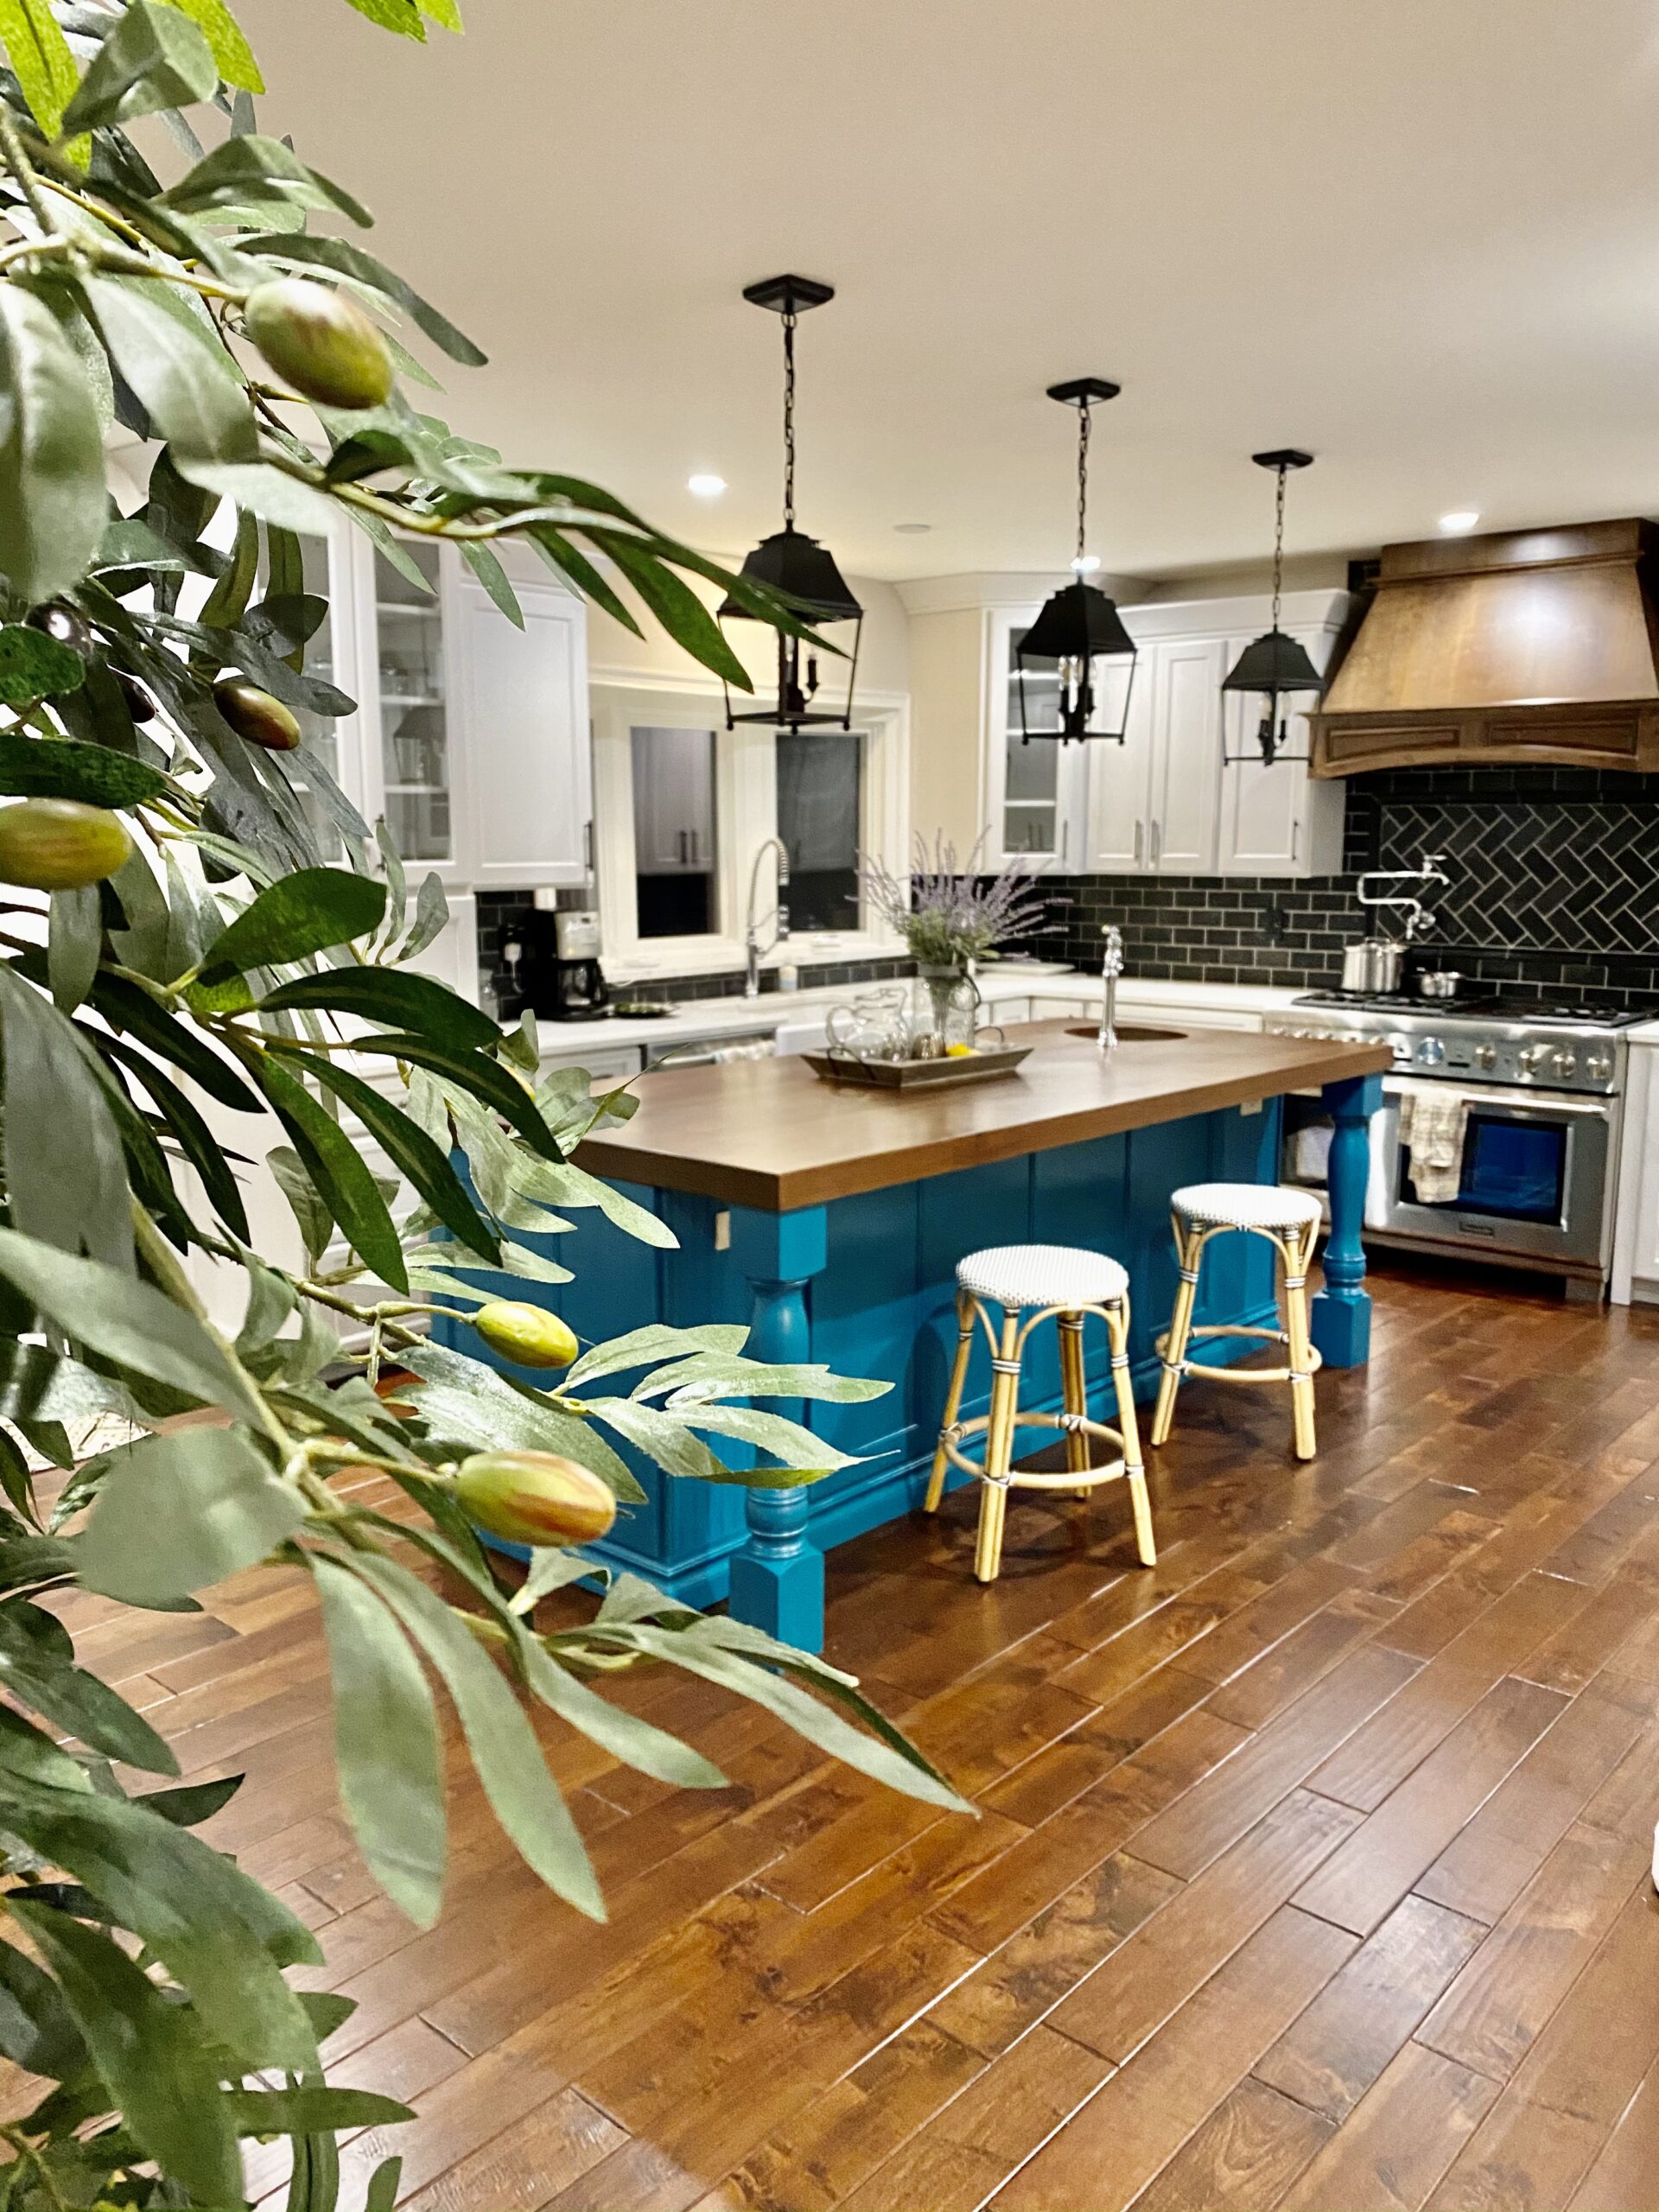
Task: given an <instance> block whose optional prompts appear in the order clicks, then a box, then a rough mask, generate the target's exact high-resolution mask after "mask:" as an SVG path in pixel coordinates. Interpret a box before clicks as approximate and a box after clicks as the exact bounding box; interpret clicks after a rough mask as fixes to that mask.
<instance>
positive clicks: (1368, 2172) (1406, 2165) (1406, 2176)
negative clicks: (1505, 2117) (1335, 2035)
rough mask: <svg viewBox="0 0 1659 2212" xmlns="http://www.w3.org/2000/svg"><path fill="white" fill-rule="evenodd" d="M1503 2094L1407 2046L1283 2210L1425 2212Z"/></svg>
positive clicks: (1284, 2202)
mask: <svg viewBox="0 0 1659 2212" xmlns="http://www.w3.org/2000/svg"><path fill="white" fill-rule="evenodd" d="M1496 2096H1497V2082H1489V2081H1488V2080H1487V2079H1486V2078H1485V2076H1484V2075H1481V2074H1475V2073H1471V2071H1470V2069H1468V2068H1467V2067H1465V2066H1458V2065H1455V2064H1454V2063H1452V2060H1451V2059H1449V2058H1442V2057H1441V2056H1440V2054H1439V2053H1438V2052H1437V2051H1433V2050H1424V2049H1423V2048H1422V2046H1421V2044H1414V2043H1408V2044H1407V2045H1406V2046H1405V2048H1404V2050H1402V2051H1401V2052H1400V2053H1399V2055H1398V2056H1396V2057H1395V2059H1394V2060H1393V2061H1392V2063H1390V2064H1389V2066H1387V2067H1386V2068H1384V2069H1383V2073H1382V2075H1381V2076H1380V2077H1379V2079H1378V2080H1377V2082H1376V2085H1375V2087H1374V2088H1371V2089H1370V2090H1369V2091H1368V2092H1367V2094H1365V2095H1364V2096H1363V2097H1362V2098H1361V2099H1360V2101H1359V2103H1358V2104H1357V2106H1356V2107H1355V2108H1354V2111H1353V2113H1352V2114H1351V2117H1350V2118H1349V2120H1348V2121H1347V2123H1346V2125H1345V2126H1344V2127H1342V2128H1341V2129H1340V2130H1339V2131H1338V2133H1337V2134H1335V2135H1334V2136H1332V2139H1331V2140H1330V2141H1329V2142H1328V2143H1327V2144H1326V2145H1325V2147H1324V2148H1323V2149H1322V2150H1321V2151H1320V2152H1319V2154H1318V2155H1317V2157H1315V2158H1313V2161H1312V2163H1311V2164H1308V2165H1307V2166H1306V2167H1305V2168H1304V2169H1303V2171H1302V2175H1301V2177H1300V2180H1299V2181H1297V2182H1296V2183H1294V2184H1293V2186H1292V2187H1291V2188H1290V2189H1288V2190H1287V2191H1286V2192H1285V2194H1284V2196H1281V2198H1280V2200H1279V2212H1337V2208H1338V2207H1340V2208H1341V2212H1418V2207H1419V2206H1421V2204H1423V2203H1424V2202H1426V2201H1427V2197H1428V2196H1429V2194H1430V2192H1431V2191H1432V2190H1433V2187H1434V2184H1435V2183H1436V2182H1438V2181H1439V2180H1440V2176H1441V2175H1442V2174H1443V2173H1444V2172H1445V2171H1446V2168H1447V2167H1448V2166H1449V2165H1450V2164H1452V2160H1453V2158H1456V2157H1457V2155H1458V2153H1459V2151H1460V2150H1461V2149H1462V2148H1463V2146H1464V2145H1465V2143H1466V2142H1467V2141H1468V2140H1469V2138H1470V2137H1471V2135H1472V2134H1473V2133H1474V2132H1475V2129H1476V2128H1477V2127H1478V2125H1479V2124H1480V2121H1481V2119H1482V2117H1483V2116H1484V2113H1486V2111H1487V2110H1488V2108H1489V2107H1490V2106H1491V2102H1492V2100H1493V2099H1494V2098H1495V2097H1496Z"/></svg>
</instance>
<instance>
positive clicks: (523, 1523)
mask: <svg viewBox="0 0 1659 2212" xmlns="http://www.w3.org/2000/svg"><path fill="white" fill-rule="evenodd" d="M455 1502H456V1503H457V1504H458V1505H459V1506H460V1507H461V1511H462V1512H463V1513H464V1514H466V1516H467V1519H468V1520H469V1521H474V1522H476V1523H477V1524H478V1526H479V1527H480V1529H487V1530H488V1531H489V1533H490V1535H493V1536H503V1537H505V1539H506V1541H508V1542H509V1543H511V1544H531V1545H537V1544H591V1543H593V1542H594V1541H595V1540H596V1539H597V1538H598V1537H600V1536H602V1535H605V1533H606V1531H607V1529H609V1528H610V1525H611V1523H612V1522H613V1521H614V1520H615V1518H616V1500H615V1498H614V1497H613V1496H612V1495H611V1493H610V1491H608V1490H607V1488H606V1486H605V1484H603V1483H602V1482H601V1480H600V1478H599V1477H598V1476H597V1475H595V1474H593V1473H590V1472H589V1471H588V1469H587V1468H586V1467H583V1466H579V1465H577V1463H576V1462H575V1460H574V1459H561V1458H560V1456H559V1455H558V1453H557V1452H475V1453H474V1456H473V1457H472V1458H471V1459H463V1460H462V1462H461V1469H460V1471H459V1473H458V1474H457V1475H456V1478H455Z"/></svg>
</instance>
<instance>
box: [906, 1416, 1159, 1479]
mask: <svg viewBox="0 0 1659 2212" xmlns="http://www.w3.org/2000/svg"><path fill="white" fill-rule="evenodd" d="M989 1426H990V1416H989V1415H988V1414H977V1415H976V1417H975V1418H974V1419H973V1420H972V1421H958V1422H957V1423H956V1425H955V1427H954V1428H952V1429H947V1430H946V1431H945V1432H944V1436H943V1437H942V1439H941V1441H942V1442H943V1444H944V1456H945V1457H946V1459H949V1460H950V1464H951V1465H952V1466H953V1467H960V1468H961V1470H962V1471H963V1474H965V1475H973V1476H975V1477H976V1478H977V1479H978V1480H979V1481H980V1482H982V1483H992V1484H995V1486H996V1488H997V1489H999V1490H1070V1491H1078V1490H1092V1489H1094V1488H1095V1487H1096V1484H1101V1483H1112V1482H1121V1481H1122V1479H1123V1477H1124V1476H1125V1475H1126V1474H1129V1473H1135V1474H1138V1473H1139V1472H1140V1469H1139V1467H1138V1466H1137V1467H1135V1468H1130V1467H1128V1465H1126V1463H1125V1461H1124V1458H1123V1439H1122V1436H1121V1435H1120V1434H1119V1433H1118V1432H1117V1430H1116V1429H1115V1428H1108V1427H1106V1426H1105V1424H1104V1422H1103V1421H1089V1420H1086V1419H1085V1418H1084V1416H1083V1415H1082V1414H1040V1413H1039V1414H1032V1413H1020V1414H1016V1415H1015V1416H1014V1427H1016V1428H1058V1429H1061V1430H1063V1431H1065V1433H1067V1434H1070V1435H1073V1436H1097V1437H1099V1438H1100V1439H1101V1440H1102V1441H1103V1443H1107V1444H1115V1445H1116V1446H1117V1452H1118V1456H1117V1457H1116V1459H1103V1460H1102V1461H1101V1462H1100V1463H1099V1464H1098V1465H1095V1466H1092V1467H1053V1468H1050V1467H1012V1468H1010V1469H1009V1471H1008V1472H1007V1474H1006V1475H988V1474H987V1473H986V1471H985V1468H984V1465H983V1464H982V1462H981V1461H979V1460H977V1459H969V1457H968V1455H967V1453H966V1452H963V1451H960V1450H959V1449H958V1448H957V1447H958V1442H959V1440H960V1439H962V1438H963V1437H968V1436H982V1435H983V1434H984V1433H985V1431H986V1430H987V1428H988V1427H989Z"/></svg>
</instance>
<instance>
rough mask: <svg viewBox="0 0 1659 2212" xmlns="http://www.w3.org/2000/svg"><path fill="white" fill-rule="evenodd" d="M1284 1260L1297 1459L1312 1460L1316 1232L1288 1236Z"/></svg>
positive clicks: (1291, 1393)
mask: <svg viewBox="0 0 1659 2212" xmlns="http://www.w3.org/2000/svg"><path fill="white" fill-rule="evenodd" d="M1279 1249H1280V1250H1281V1252H1282V1253H1283V1255H1284V1260H1285V1334H1286V1335H1287V1337H1288V1338H1289V1339H1290V1346H1289V1351H1290V1357H1289V1360H1288V1362H1287V1364H1288V1366H1289V1368H1290V1411H1291V1422H1292V1427H1293V1431H1294V1436H1295V1441H1296V1457H1297V1458H1298V1459H1313V1456H1314V1454H1315V1452H1317V1450H1318V1448H1319V1446H1318V1444H1317V1442H1316V1440H1315V1437H1314V1431H1313V1350H1312V1340H1311V1338H1310V1337H1309V1334H1308V1324H1307V1270H1308V1268H1309V1267H1310V1266H1311V1264H1312V1263H1313V1230H1311V1229H1310V1230H1306V1231H1304V1232H1303V1233H1302V1234H1300V1235H1293V1236H1289V1237H1287V1239H1286V1241H1285V1243H1283V1244H1281V1246H1280V1248H1279Z"/></svg>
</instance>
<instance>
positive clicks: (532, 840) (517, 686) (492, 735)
mask: <svg viewBox="0 0 1659 2212" xmlns="http://www.w3.org/2000/svg"><path fill="white" fill-rule="evenodd" d="M515 588H516V589H517V591H518V603H519V605H520V607H522V608H523V609H524V628H523V629H522V630H518V629H516V628H514V626H513V625H512V623H511V622H509V621H508V620H506V619H505V616H504V615H503V614H502V613H500V611H499V608H497V607H495V606H494V605H493V603H492V602H491V601H490V600H489V598H488V597H487V595H486V594H485V593H484V592H483V591H482V590H481V589H480V587H479V586H478V585H477V584H476V583H474V582H473V580H472V579H471V577H467V578H466V579H465V580H464V581H463V582H461V587H460V592H459V607H460V637H459V655H458V658H459V660H460V663H461V667H460V680H459V683H458V685H457V692H458V696H459V700H460V708H461V711H460V715H459V717H458V721H459V731H460V741H461V747H463V748H464V751H465V754H466V765H467V779H468V782H469V784H470V786H471V800H472V807H471V811H472V816H473V822H474V829H473V848H472V852H471V855H470V864H469V866H468V868H467V875H468V879H469V880H470V881H471V882H473V883H474V884H475V885H476V886H477V887H479V889H480V890H484V891H488V890H511V889H518V888H521V887H528V888H533V887H537V886H542V885H550V884H551V885H563V886H568V887H580V886H581V885H582V884H584V883H586V881H587V880H588V851H589V838H588V823H589V821H590V820H591V818H592V815H593V796H592V770H591V766H590V748H589V744H588V652H587V621H586V616H585V613H584V610H583V608H582V602H581V601H579V600H577V599H575V598H574V597H573V596H572V595H571V594H569V592H565V591H561V590H560V589H559V588H558V587H557V586H556V584H552V583H548V584H518V585H517V586H516V587H515Z"/></svg>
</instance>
